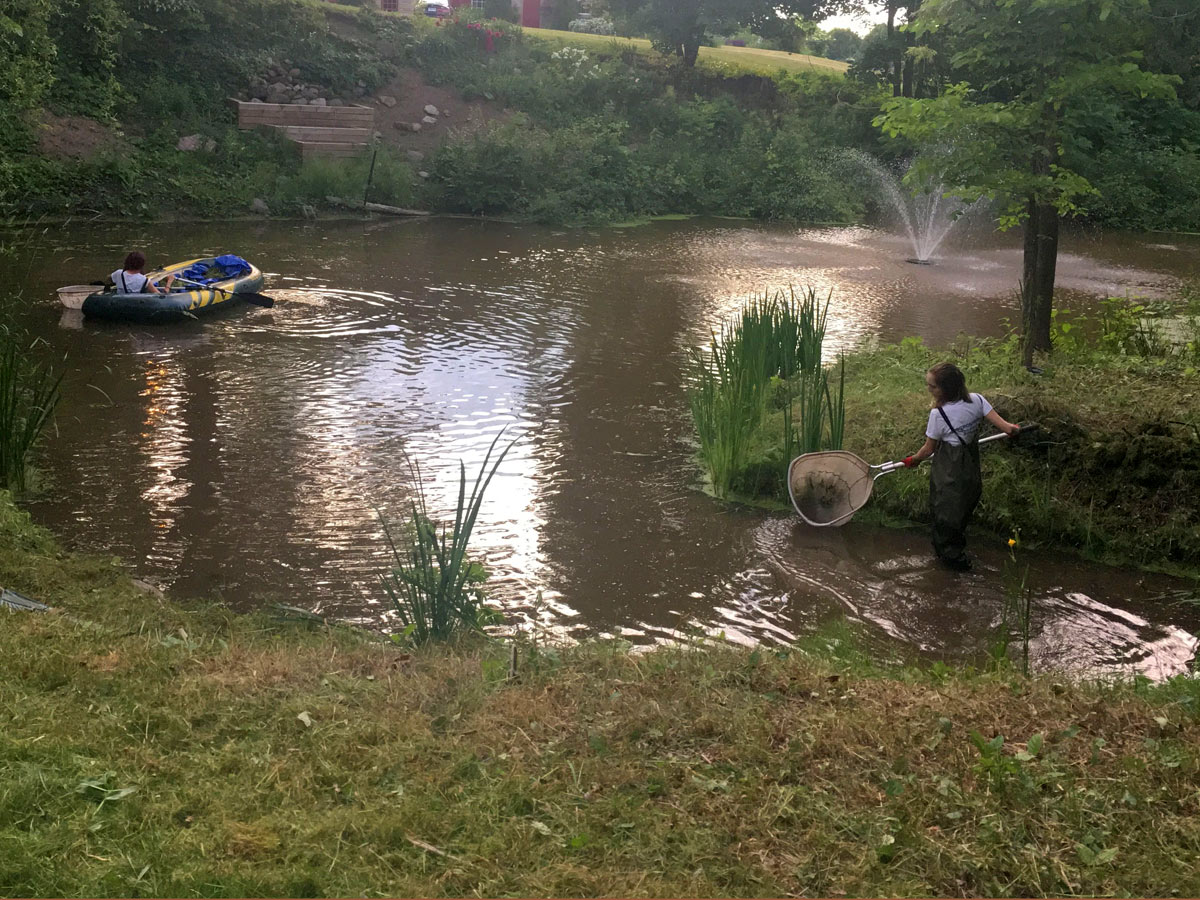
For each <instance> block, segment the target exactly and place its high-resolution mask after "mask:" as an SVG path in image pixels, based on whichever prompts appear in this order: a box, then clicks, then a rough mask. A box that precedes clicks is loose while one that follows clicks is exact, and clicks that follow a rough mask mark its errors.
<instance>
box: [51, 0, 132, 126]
mask: <svg viewBox="0 0 1200 900" xmlns="http://www.w3.org/2000/svg"><path fill="white" fill-rule="evenodd" d="M123 27H124V16H123V14H122V10H121V8H120V5H119V0H60V2H58V3H56V4H55V10H54V16H53V19H52V22H51V35H50V37H51V40H52V41H53V42H54V45H55V48H56V67H55V75H54V84H53V87H52V88H51V90H50V97H49V99H50V103H51V105H53V106H54V107H55V108H56V109H57V110H59V111H60V112H64V113H75V114H79V115H85V116H90V117H92V118H96V119H108V118H110V117H111V116H112V114H113V112H114V111H115V109H116V106H117V102H118V101H119V100H120V97H121V85H120V82H119V81H118V79H117V72H116V70H117V64H118V60H119V57H118V46H119V42H120V35H121V31H122V28H123Z"/></svg>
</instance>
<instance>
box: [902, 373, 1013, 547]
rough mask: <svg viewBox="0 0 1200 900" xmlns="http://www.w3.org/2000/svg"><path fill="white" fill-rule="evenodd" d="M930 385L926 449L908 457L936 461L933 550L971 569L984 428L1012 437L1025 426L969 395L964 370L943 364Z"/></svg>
mask: <svg viewBox="0 0 1200 900" xmlns="http://www.w3.org/2000/svg"><path fill="white" fill-rule="evenodd" d="M925 386H926V387H927V388H929V393H930V394H932V395H933V409H932V410H930V412H929V424H928V425H927V426H926V428H925V446H923V447H922V448H921V449H920V450H918V451H917V452H916V453H914V454H913V455H912V456H909V457H906V458H905V460H904V465H906V466H908V467H909V468H912V467H913V466H915V465H917V464H918V463H919V462H921V460H923V459H928V458H929V457H930V456H932V457H933V466H932V471H931V472H930V474H929V506H930V509H931V510H932V512H933V549H934V551H935V552H936V553H937V555H938V559H940V560H941V561H942V562H944V563H945V564H946V565H948V566H949V567H950V568H952V569H958V570H966V569H969V568H971V560H970V558H969V557H968V556H967V524H968V523H969V522H970V521H971V514H972V513H973V512H974V511H975V506H976V505H977V504H978V503H979V497H980V495H981V494H982V493H983V476H982V474H981V473H980V471H979V444H978V443H977V441H976V439H977V438H978V436H979V426H980V425H981V424H982V423H983V420H984V419H986V420H987V421H989V422H991V423H992V424H993V425H995V426H996V427H997V428H999V429H1000V430H1001V431H1003V432H1004V433H1005V434H1008V435H1014V434H1016V433H1017V432H1018V431H1020V430H1021V429H1020V427H1019V426H1017V425H1014V424H1012V423H1011V422H1006V421H1005V420H1004V419H1002V418H1001V417H1000V414H999V413H998V412H996V411H995V410H994V409H992V405H991V404H990V403H988V402H987V400H985V399H984V398H983V397H982V396H981V395H979V394H971V393H968V391H967V381H966V379H965V378H964V377H963V373H962V372H961V371H960V370H959V368H958V366H956V365H954V364H953V363H938V365H936V366H934V367H933V368H932V369H930V370H929V371H928V372H926V373H925Z"/></svg>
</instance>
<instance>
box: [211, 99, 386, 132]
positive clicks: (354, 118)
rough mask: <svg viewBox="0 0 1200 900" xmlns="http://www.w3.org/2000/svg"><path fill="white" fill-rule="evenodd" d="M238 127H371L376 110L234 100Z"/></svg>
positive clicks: (373, 123)
mask: <svg viewBox="0 0 1200 900" xmlns="http://www.w3.org/2000/svg"><path fill="white" fill-rule="evenodd" d="M231 102H232V103H234V104H236V108H237V112H238V127H239V128H243V129H249V128H254V127H255V126H257V125H297V126H301V127H319V128H320V127H324V128H330V127H332V128H373V127H374V126H375V110H374V109H372V108H371V107H369V106H308V105H307V104H306V105H300V104H295V103H245V102H243V101H240V100H233V101H231Z"/></svg>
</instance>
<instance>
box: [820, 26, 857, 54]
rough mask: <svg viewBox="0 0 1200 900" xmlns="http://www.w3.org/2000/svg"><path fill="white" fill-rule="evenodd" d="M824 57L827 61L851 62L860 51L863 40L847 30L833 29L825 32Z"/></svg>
mask: <svg viewBox="0 0 1200 900" xmlns="http://www.w3.org/2000/svg"><path fill="white" fill-rule="evenodd" d="M826 38H827V42H826V44H825V56H826V57H828V58H829V59H841V60H851V59H854V58H856V57H857V56H858V53H859V51H860V50H861V49H862V44H863V39H862V38H861V37H859V36H858V35H857V34H855V33H854V32H853V31H851V30H850V29H849V28H833V29H830V30H829V31H828V32H826Z"/></svg>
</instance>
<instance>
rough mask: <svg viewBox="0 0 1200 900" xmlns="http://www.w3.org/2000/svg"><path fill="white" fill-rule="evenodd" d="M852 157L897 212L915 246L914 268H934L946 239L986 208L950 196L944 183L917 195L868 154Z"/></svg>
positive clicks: (898, 177) (925, 189) (911, 259)
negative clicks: (916, 266)
mask: <svg viewBox="0 0 1200 900" xmlns="http://www.w3.org/2000/svg"><path fill="white" fill-rule="evenodd" d="M852 156H853V157H854V158H855V159H856V160H857V161H858V163H859V164H860V165H862V166H863V168H864V169H866V170H867V172H869V173H870V174H871V176H872V178H874V179H875V181H876V183H877V184H878V185H879V186H880V188H881V189H882V191H883V195H884V197H886V198H887V200H888V201H890V203H891V205H892V207H893V208H894V209H895V211H896V215H897V217H898V218H899V220H900V222H901V223H902V224H903V225H904V230H905V232H907V234H908V239H909V241H910V242H911V243H912V251H913V252H912V256H910V257H908V258H907V259H906V260H905V261H906V262H910V263H913V264H914V265H921V266H931V265H933V264H934V263H933V254H934V252H935V251H936V250H937V248H938V246H939V245H940V244H941V243H942V241H944V240H945V239H946V236H947V235H948V234H949V233H950V232H951V231H952V230H953V229H954V227H955V226H956V225H958V223H960V222H962V221H963V220H964V219H965V218H967V216H968V215H969V214H970V213H972V212H974V211H975V210H976V209H979V208H982V207H983V205H984V201H983V200H982V199H980V200H976V201H975V202H973V203H967V202H966V201H965V200H963V199H962V198H960V197H955V196H953V195H949V196H947V195H946V191H945V187H944V186H943V185H942V184H940V183H939V184H928V185H925V186H924V187H923V188H922V189H921V190H920V191H918V192H917V193H915V194H913V193H911V192H910V191H908V190H907V189H906V188H905V186H904V184H903V180H902V179H903V176H901V175H897V174H895V173H894V172H891V171H889V170H888V169H886V168H884V167H883V166H882V165H880V164H879V162H878V161H877V160H875V159H873V158H872V157H870V156H868V155H867V154H866V153H854V154H852Z"/></svg>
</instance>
